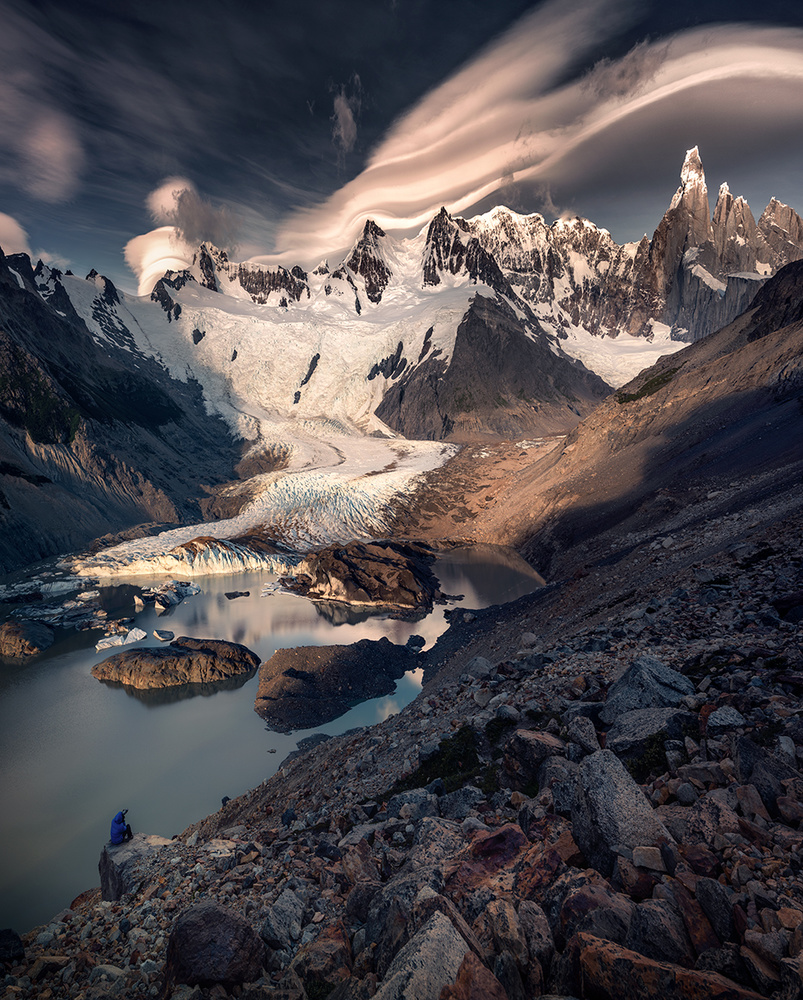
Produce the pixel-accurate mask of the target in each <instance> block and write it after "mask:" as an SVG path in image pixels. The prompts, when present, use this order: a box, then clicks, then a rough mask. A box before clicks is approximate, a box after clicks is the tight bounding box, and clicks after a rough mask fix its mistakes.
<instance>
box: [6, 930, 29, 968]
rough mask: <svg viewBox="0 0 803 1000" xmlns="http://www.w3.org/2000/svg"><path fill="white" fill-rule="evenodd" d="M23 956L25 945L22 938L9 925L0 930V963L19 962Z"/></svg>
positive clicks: (10, 963)
mask: <svg viewBox="0 0 803 1000" xmlns="http://www.w3.org/2000/svg"><path fill="white" fill-rule="evenodd" d="M24 958H25V945H23V943H22V938H21V937H20V936H19V934H17V933H16V931H12V930H11V928H10V927H6V928H4V929H3V930H0V963H6V962H7V963H8V964H9V965H12V964H16V963H17V962H21V961H22V960H23V959H24Z"/></svg>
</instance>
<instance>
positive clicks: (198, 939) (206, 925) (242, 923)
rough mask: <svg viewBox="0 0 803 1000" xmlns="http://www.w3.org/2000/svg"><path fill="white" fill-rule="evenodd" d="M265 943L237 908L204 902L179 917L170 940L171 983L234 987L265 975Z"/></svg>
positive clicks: (168, 974)
mask: <svg viewBox="0 0 803 1000" xmlns="http://www.w3.org/2000/svg"><path fill="white" fill-rule="evenodd" d="M264 962H265V945H264V943H263V942H262V940H261V939H260V937H259V935H258V934H257V933H256V931H255V930H254V929H253V927H251V925H250V923H249V922H248V921H247V920H246V919H245V917H243V916H241V915H240V914H239V913H237V912H236V911H235V910H231V909H228V908H227V907H223V906H220V905H219V904H218V903H214V902H211V901H206V900H205V901H204V902H201V903H197V904H196V905H195V906H191V907H190V908H189V909H188V910H185V911H184V912H183V913H182V914H181V916H180V917H179V918H178V919H177V920H176V923H175V925H174V927H173V930H172V932H171V934H170V940H169V941H168V943H167V963H166V965H165V979H166V981H167V982H168V983H186V984H188V985H190V986H196V985H197V986H212V985H214V984H216V983H222V984H223V985H224V986H235V985H237V984H238V983H248V982H254V980H256V979H259V977H260V976H261V975H262V970H263V967H264Z"/></svg>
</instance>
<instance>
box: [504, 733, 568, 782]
mask: <svg viewBox="0 0 803 1000" xmlns="http://www.w3.org/2000/svg"><path fill="white" fill-rule="evenodd" d="M565 756H566V744H565V743H564V742H563V740H560V739H558V738H557V736H553V735H552V734H551V733H542V732H536V731H535V730H532V729H517V730H516V732H515V733H513V735H512V736H511V737H510V739H509V740H508V741H507V743H505V752H504V758H503V761H502V764H503V767H504V769H505V772H506V773H507V774H508V775H509V776H510V778H511V779H512V780H513V782H514V783H515V785H516V786H517V787H518V788H525V787H526V786H527V785H529V784H531V783H532V782H533V781H535V780H536V779H537V777H538V769H539V767H540V766H541V764H542V763H543V762H544V761H545V760H546V759H547V757H565Z"/></svg>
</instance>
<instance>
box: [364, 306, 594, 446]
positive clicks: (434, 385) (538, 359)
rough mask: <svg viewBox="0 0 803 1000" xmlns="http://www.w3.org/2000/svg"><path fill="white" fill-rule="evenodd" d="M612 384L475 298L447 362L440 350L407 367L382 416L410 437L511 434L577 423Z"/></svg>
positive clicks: (504, 311)
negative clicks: (440, 354) (441, 356)
mask: <svg viewBox="0 0 803 1000" xmlns="http://www.w3.org/2000/svg"><path fill="white" fill-rule="evenodd" d="M608 392H609V387H608V386H607V385H606V383H605V382H603V381H602V379H601V378H599V376H597V375H594V374H592V373H591V372H589V371H588V370H587V369H586V368H584V367H583V366H582V365H580V364H577V363H575V362H572V361H569V360H567V359H566V358H565V357H559V356H557V355H556V354H555V353H554V352H553V351H552V350H551V349H550V347H549V344H548V342H547V340H546V338H545V337H544V338H539V339H533V338H531V337H529V336H528V335H527V333H526V330H525V328H524V325H523V323H522V321H521V320H520V319H518V318H517V317H516V316H515V314H514V313H513V311H512V310H511V309H510V308H509V307H507V306H505V305H504V304H500V303H499V302H498V301H494V300H491V299H488V298H485V297H483V296H481V295H477V296H476V297H475V298H474V300H473V302H472V303H471V306H470V307H469V310H468V312H467V313H466V315H465V316H464V317H463V320H462V322H461V324H460V326H459V327H458V330H457V337H456V340H455V344H454V350H453V353H452V357H451V359H450V361H449V362H448V365H447V364H446V363H445V362H444V361H443V360H442V359H441V358H439V357H437V356H435V355H434V352H433V353H431V354H429V356H427V357H426V358H425V360H424V361H423V362H421V363H416V364H415V365H413V366H408V367H407V368H406V370H405V371H404V373H403V374H402V375H401V377H400V378H398V379H397V380H396V381H395V382H394V383H393V385H392V386H390V387H389V388H388V389H387V390H386V393H385V396H384V398H383V400H382V402H381V403H380V405H379V406H378V407H377V409H376V414H377V416H378V417H380V418H381V419H382V420H384V421H385V423H386V424H388V425H389V426H390V427H392V428H393V429H394V430H396V431H399V432H400V433H402V434H404V435H405V436H406V437H411V438H418V439H422V438H423V439H427V440H440V439H452V440H466V439H470V438H472V437H474V438H476V437H477V436H478V435H480V436H482V435H487V436H493V437H511V436H515V435H517V434H521V433H527V431H528V430H533V431H535V429H536V428H537V429H539V433H542V432H543V431H544V429H545V428H548V427H549V426H550V425H552V426H554V427H555V428H558V427H563V428H565V427H566V426H567V424H568V425H572V424H574V423H576V422H578V421H579V420H580V418H581V417H582V416H584V415H585V414H586V413H588V412H590V411H591V409H592V408H593V406H594V405H595V404H596V403H597V402H598V401H599V400H601V399H602V398H603V397H604V396H606V395H607V394H608Z"/></svg>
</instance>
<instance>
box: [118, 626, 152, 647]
mask: <svg viewBox="0 0 803 1000" xmlns="http://www.w3.org/2000/svg"><path fill="white" fill-rule="evenodd" d="M147 638H148V633H147V632H144V631H143V630H142V629H141V628H132V629H131V630H130V631H129V633H128V635H127V636H126V637H125V639H124V640H123V642H124V643H125V644H126V645H128V643H129V642H142V640H143V639H147Z"/></svg>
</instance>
